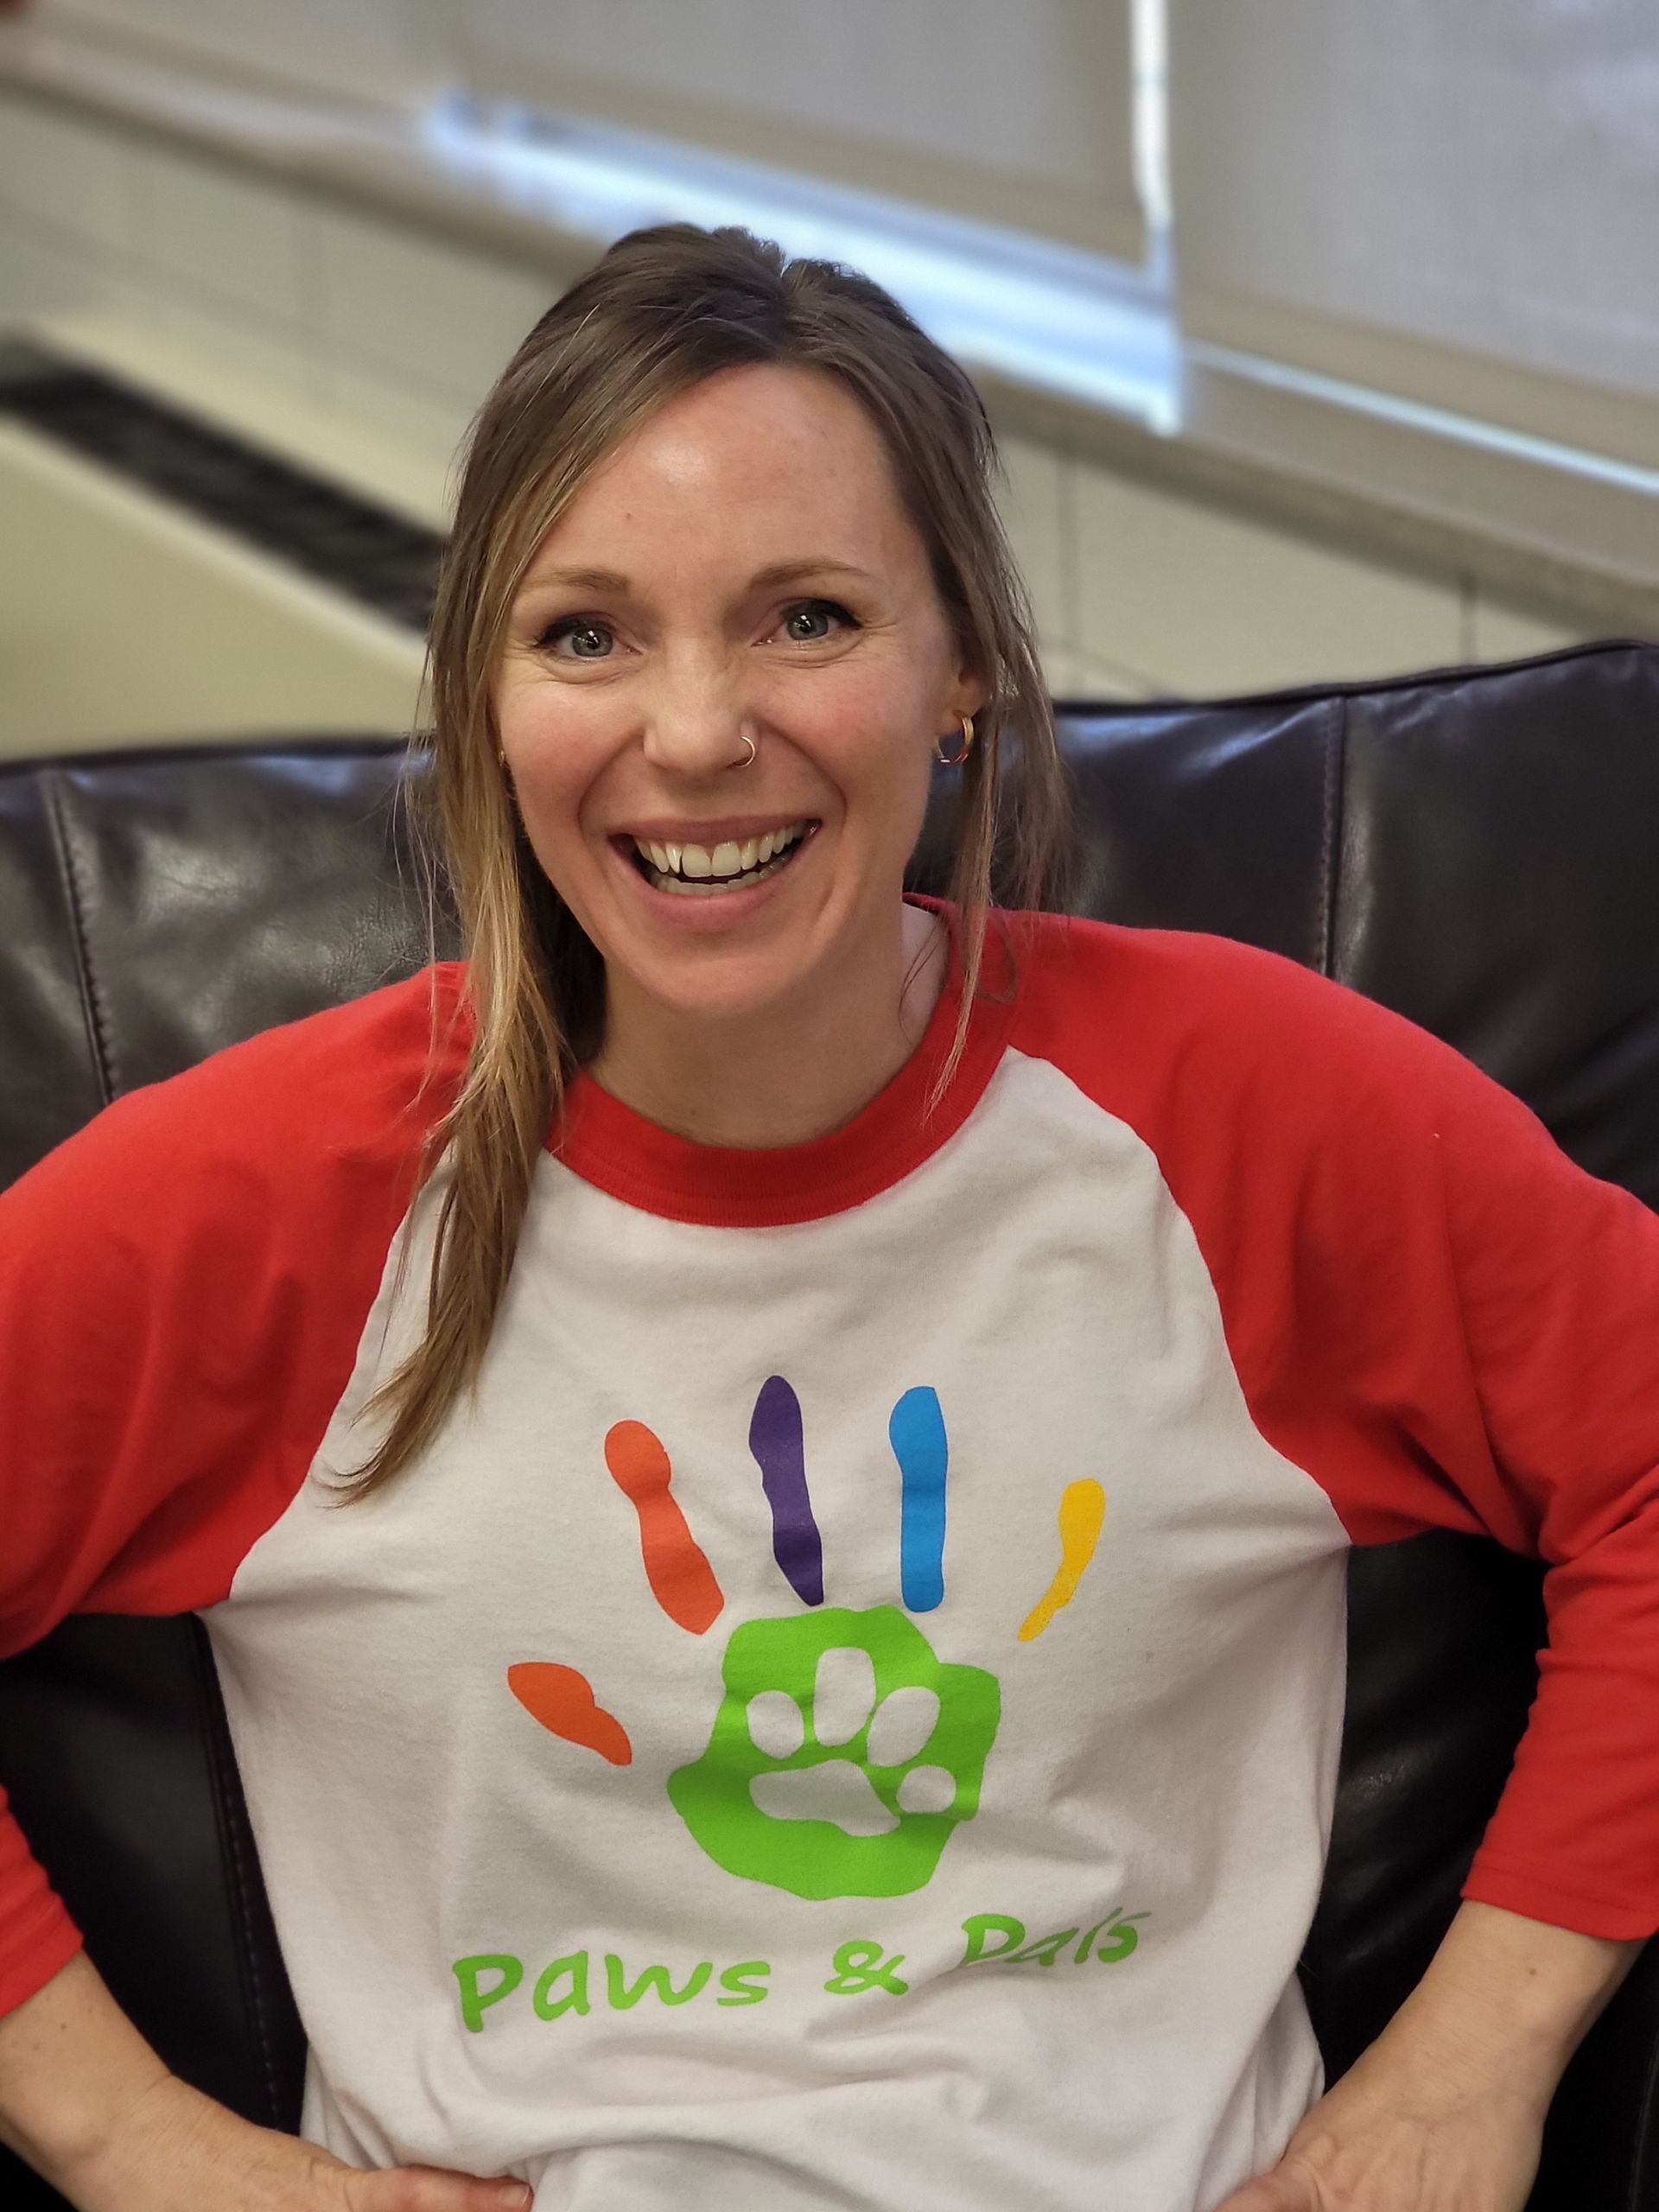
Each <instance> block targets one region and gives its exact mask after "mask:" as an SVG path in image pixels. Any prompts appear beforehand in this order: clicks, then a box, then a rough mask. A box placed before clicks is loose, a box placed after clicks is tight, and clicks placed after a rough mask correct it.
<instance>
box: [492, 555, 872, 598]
mask: <svg viewBox="0 0 1659 2212" xmlns="http://www.w3.org/2000/svg"><path fill="white" fill-rule="evenodd" d="M827 575H841V576H859V577H861V578H862V579H863V581H864V582H867V583H873V582H874V581H875V579H874V577H873V576H872V575H870V572H869V570H868V569H861V568H857V567H855V565H854V563H852V562H850V561H837V560H835V559H834V558H832V557H830V556H828V555H826V556H823V558H821V559H814V560H808V561H773V562H772V563H770V565H769V566H768V567H766V568H764V569H756V570H755V572H754V574H753V575H752V576H751V577H750V578H749V581H748V586H747V588H748V589H749V590H750V591H766V590H770V589H772V588H775V587H776V586H777V585H779V584H793V583H799V582H800V581H801V580H802V578H803V577H804V576H827ZM543 584H563V585H568V586H569V587H570V588H572V589H574V590H576V591H603V592H616V593H619V594H626V593H628V592H631V591H632V589H633V586H632V584H631V583H630V582H629V581H628V579H627V577H626V576H625V575H622V574H621V573H620V571H619V570H617V569H538V570H537V572H536V573H535V574H534V575H529V576H526V577H525V579H524V588H525V589H527V590H533V589H536V588H539V587H540V586H542V585H543Z"/></svg>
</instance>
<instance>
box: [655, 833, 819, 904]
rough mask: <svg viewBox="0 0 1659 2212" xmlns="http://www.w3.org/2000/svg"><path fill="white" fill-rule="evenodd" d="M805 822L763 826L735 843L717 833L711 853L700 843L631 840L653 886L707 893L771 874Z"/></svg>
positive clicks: (701, 893)
mask: <svg viewBox="0 0 1659 2212" xmlns="http://www.w3.org/2000/svg"><path fill="white" fill-rule="evenodd" d="M807 827H808V825H807V823H805V822H804V821H800V822H791V823H789V824H788V825H787V827H785V829H768V830H767V831H766V835H765V836H761V837H746V838H745V839H744V840H743V842H741V844H739V843H738V842H737V841H736V840H735V839H734V838H730V837H727V838H723V839H722V840H721V842H720V843H719V844H717V845H716V846H715V848H714V849H713V851H712V852H711V851H710V850H709V848H708V847H707V846H706V845H676V844H671V843H668V842H664V843H662V844H658V843H657V842H655V841H654V840H653V839H652V838H648V837H638V836H637V837H635V839H634V841H633V843H634V849H635V850H636V851H637V852H638V853H639V855H640V857H641V859H643V860H645V861H648V862H649V864H650V867H651V869H652V875H653V878H654V879H655V880H656V882H657V888H658V890H659V891H678V892H685V893H696V894H697V895H698V896H700V897H709V896H711V895H715V894H717V893H720V892H722V891H729V890H734V889H737V888H739V887H741V886H743V885H745V884H749V883H755V882H759V881H760V879H761V878H762V877H763V876H766V875H770V874H772V873H773V865H772V864H773V863H774V861H775V862H777V863H779V865H781V863H782V861H783V857H784V855H785V854H786V853H788V852H789V851H791V849H793V847H794V846H795V845H797V844H798V842H800V840H801V839H802V838H803V837H804V836H805V835H806V832H807ZM688 879H689V880H688ZM711 879H712V880H711Z"/></svg>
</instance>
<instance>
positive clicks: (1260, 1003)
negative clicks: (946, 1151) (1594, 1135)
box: [1008, 915, 1555, 1198]
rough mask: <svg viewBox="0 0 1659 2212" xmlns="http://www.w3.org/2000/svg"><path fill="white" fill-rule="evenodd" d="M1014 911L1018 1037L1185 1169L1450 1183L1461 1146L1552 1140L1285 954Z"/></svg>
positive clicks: (1498, 1088)
mask: <svg viewBox="0 0 1659 2212" xmlns="http://www.w3.org/2000/svg"><path fill="white" fill-rule="evenodd" d="M1008 923H1009V932H1010V938H1011V941H1012V943H1013V944H1014V948H1015V959H1016V963H1017V969H1018V978H1019V980H1018V987H1017V994H1018V995H1017V1002H1016V1008H1015V1015H1014V1026H1013V1032H1012V1037H1011V1042H1012V1044H1013V1045H1014V1048H1015V1050H1016V1051H1018V1052H1022V1053H1025V1054H1027V1055H1028V1056H1030V1057H1031V1058H1035V1059H1039V1060H1042V1061H1046V1062H1047V1063H1049V1064H1050V1065H1052V1067H1054V1068H1055V1069H1056V1070H1057V1071H1058V1072H1059V1073H1060V1074H1062V1075H1063V1076H1065V1077H1067V1078H1068V1079H1069V1080H1070V1082H1071V1084H1073V1085H1075V1086H1076V1088H1077V1090H1080V1091H1081V1092H1082V1093H1083V1094H1084V1096H1085V1097H1087V1098H1088V1099H1090V1101H1092V1102H1093V1103H1094V1104H1095V1105H1096V1106H1097V1107H1098V1108H1100V1109H1102V1110H1103V1111H1104V1112H1106V1113H1108V1114H1110V1115H1112V1116H1115V1117H1116V1118H1117V1119H1119V1120H1121V1121H1122V1122H1125V1123H1127V1124H1128V1126H1129V1127H1130V1128H1133V1129H1134V1130H1135V1133H1136V1134H1137V1135H1139V1136H1141V1138H1142V1140H1143V1141H1145V1142H1146V1143H1147V1145H1148V1146H1150V1147H1151V1148H1152V1150H1153V1151H1154V1154H1156V1155H1157V1156H1158V1158H1159V1160H1160V1163H1161V1164H1162V1165H1163V1167H1164V1170H1165V1173H1166V1175H1168V1176H1170V1177H1171V1178H1172V1179H1174V1180H1180V1181H1183V1182H1184V1181H1186V1180H1188V1179H1190V1177H1191V1176H1192V1173H1193V1172H1194V1170H1201V1171H1202V1172H1203V1173H1205V1175H1206V1177H1207V1178H1209V1179H1213V1180H1214V1181H1216V1182H1217V1185H1218V1186H1219V1185H1222V1184H1224V1185H1226V1187H1228V1188H1235V1187H1236V1186H1237V1185H1239V1184H1240V1183H1241V1182H1243V1183H1248V1184H1249V1185H1251V1186H1252V1187H1260V1186H1261V1185H1262V1183H1263V1182H1264V1181H1265V1180H1268V1179H1274V1178H1275V1177H1278V1178H1283V1177H1286V1176H1288V1177H1289V1178H1290V1179H1291V1182H1292V1183H1294V1184H1295V1185H1301V1184H1302V1183H1303V1181H1304V1179H1305V1178H1306V1176H1308V1175H1310V1174H1315V1175H1318V1176H1319V1179H1321V1180H1324V1181H1330V1182H1332V1183H1335V1184H1339V1185H1343V1186H1345V1187H1346V1188H1347V1189H1348V1190H1349V1191H1350V1192H1351V1194H1352V1195H1353V1196H1355V1197H1356V1198H1357V1196H1358V1194H1359V1193H1360V1192H1361V1191H1362V1189H1363V1187H1364V1185H1366V1184H1367V1183H1368V1182H1373V1183H1374V1182H1375V1181H1376V1179H1383V1178H1387V1177H1389V1176H1391V1175H1397V1174H1399V1173H1402V1172H1405V1171H1410V1172H1411V1173H1412V1174H1413V1177H1414V1180H1415V1181H1416V1182H1417V1183H1418V1184H1419V1186H1420V1187H1422V1186H1423V1185H1425V1183H1426V1182H1438V1180H1439V1177H1440V1172H1441V1169H1442V1167H1443V1166H1445V1165H1446V1162H1447V1160H1449V1159H1450V1158H1451V1157H1452V1156H1456V1157H1458V1158H1459V1159H1460V1160H1465V1161H1469V1162H1472V1163H1474V1164H1475V1165H1476V1166H1478V1167H1479V1168H1480V1169H1481V1172H1484V1170H1485V1169H1486V1168H1493V1169H1496V1168H1497V1167H1498V1166H1503V1165H1507V1166H1510V1168H1511V1169H1512V1170H1513V1171H1514V1172H1515V1173H1517V1174H1525V1173H1534V1172H1535V1171H1536V1168H1537V1166H1538V1163H1539V1161H1540V1160H1541V1159H1542V1158H1544V1157H1546V1156H1548V1155H1554V1154H1555V1147H1554V1141H1553V1140H1552V1139H1550V1138H1549V1137H1548V1134H1547V1133H1546V1132H1545V1131H1544V1129H1543V1128H1542V1125H1541V1123H1540V1122H1538V1121H1537V1120H1536V1119H1535V1116H1533V1114H1532V1113H1531V1112H1530V1110H1529V1109H1528V1108H1527V1107H1526V1106H1525V1105H1523V1104H1522V1102H1521V1101H1520V1100H1519V1099H1518V1098H1516V1097H1515V1096H1513V1095H1512V1094H1511V1093H1510V1092H1509V1091H1508V1090H1504V1089H1503V1086H1502V1085H1501V1084H1497V1082H1495V1081H1494V1080H1493V1079H1492V1078H1491V1077H1490V1076H1488V1075H1486V1074H1484V1072H1483V1071H1482V1070H1481V1069H1479V1068H1478V1066H1476V1065H1475V1064H1474V1063H1473V1062H1472V1061H1471V1060H1470V1059H1468V1058H1465V1055H1464V1054H1462V1053H1461V1052H1458V1051H1457V1050H1456V1049H1455V1048H1454V1047H1452V1046H1450V1045H1447V1044H1446V1043H1445V1042H1444V1041H1443V1040H1442V1039H1440V1038H1438V1037H1436V1036H1434V1035H1433V1034H1432V1033H1430V1032H1429V1031H1428V1030H1426V1029H1424V1028H1422V1027H1420V1026H1419V1025H1418V1024H1417V1023H1415V1022H1413V1021H1410V1020H1407V1019H1406V1017H1405V1016H1404V1015H1402V1014H1396V1013H1395V1012H1393V1011H1392V1010H1391V1009H1390V1008H1389V1007H1384V1006H1382V1005H1379V1004H1378V1003H1377V1002H1376V1001H1374V1000H1371V999H1368V998H1366V997H1365V996H1364V995H1363V994H1362V993H1360V992H1358V991H1356V990H1354V989H1352V988H1350V987H1349V986H1348V985H1346V984H1343V983H1338V982H1333V981H1332V979H1331V978H1330V977H1328V976H1320V975H1318V974H1316V973H1314V972H1313V970H1312V969H1306V968H1303V967H1301V966H1300V965H1299V964H1298V963H1296V962H1295V961H1293V960H1287V959H1286V958H1285V957H1283V956H1282V955H1280V954H1277V953H1273V952H1267V951H1263V950H1261V949H1260V948H1258V947H1256V946H1254V945H1247V944H1236V943H1235V942H1233V941H1232V940H1231V939H1230V938H1219V937H1211V936H1207V935H1205V934H1202V933H1200V932H1198V931H1172V930H1152V929H1137V928H1125V927H1120V926H1116V925H1107V924H1103V923H1097V922H1089V921H1079V920H1075V919H1070V918H1061V917H1052V916H1024V915H1019V916H1011V917H1009V918H1008ZM1288 1187H1289V1185H1287V1188H1288Z"/></svg>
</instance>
